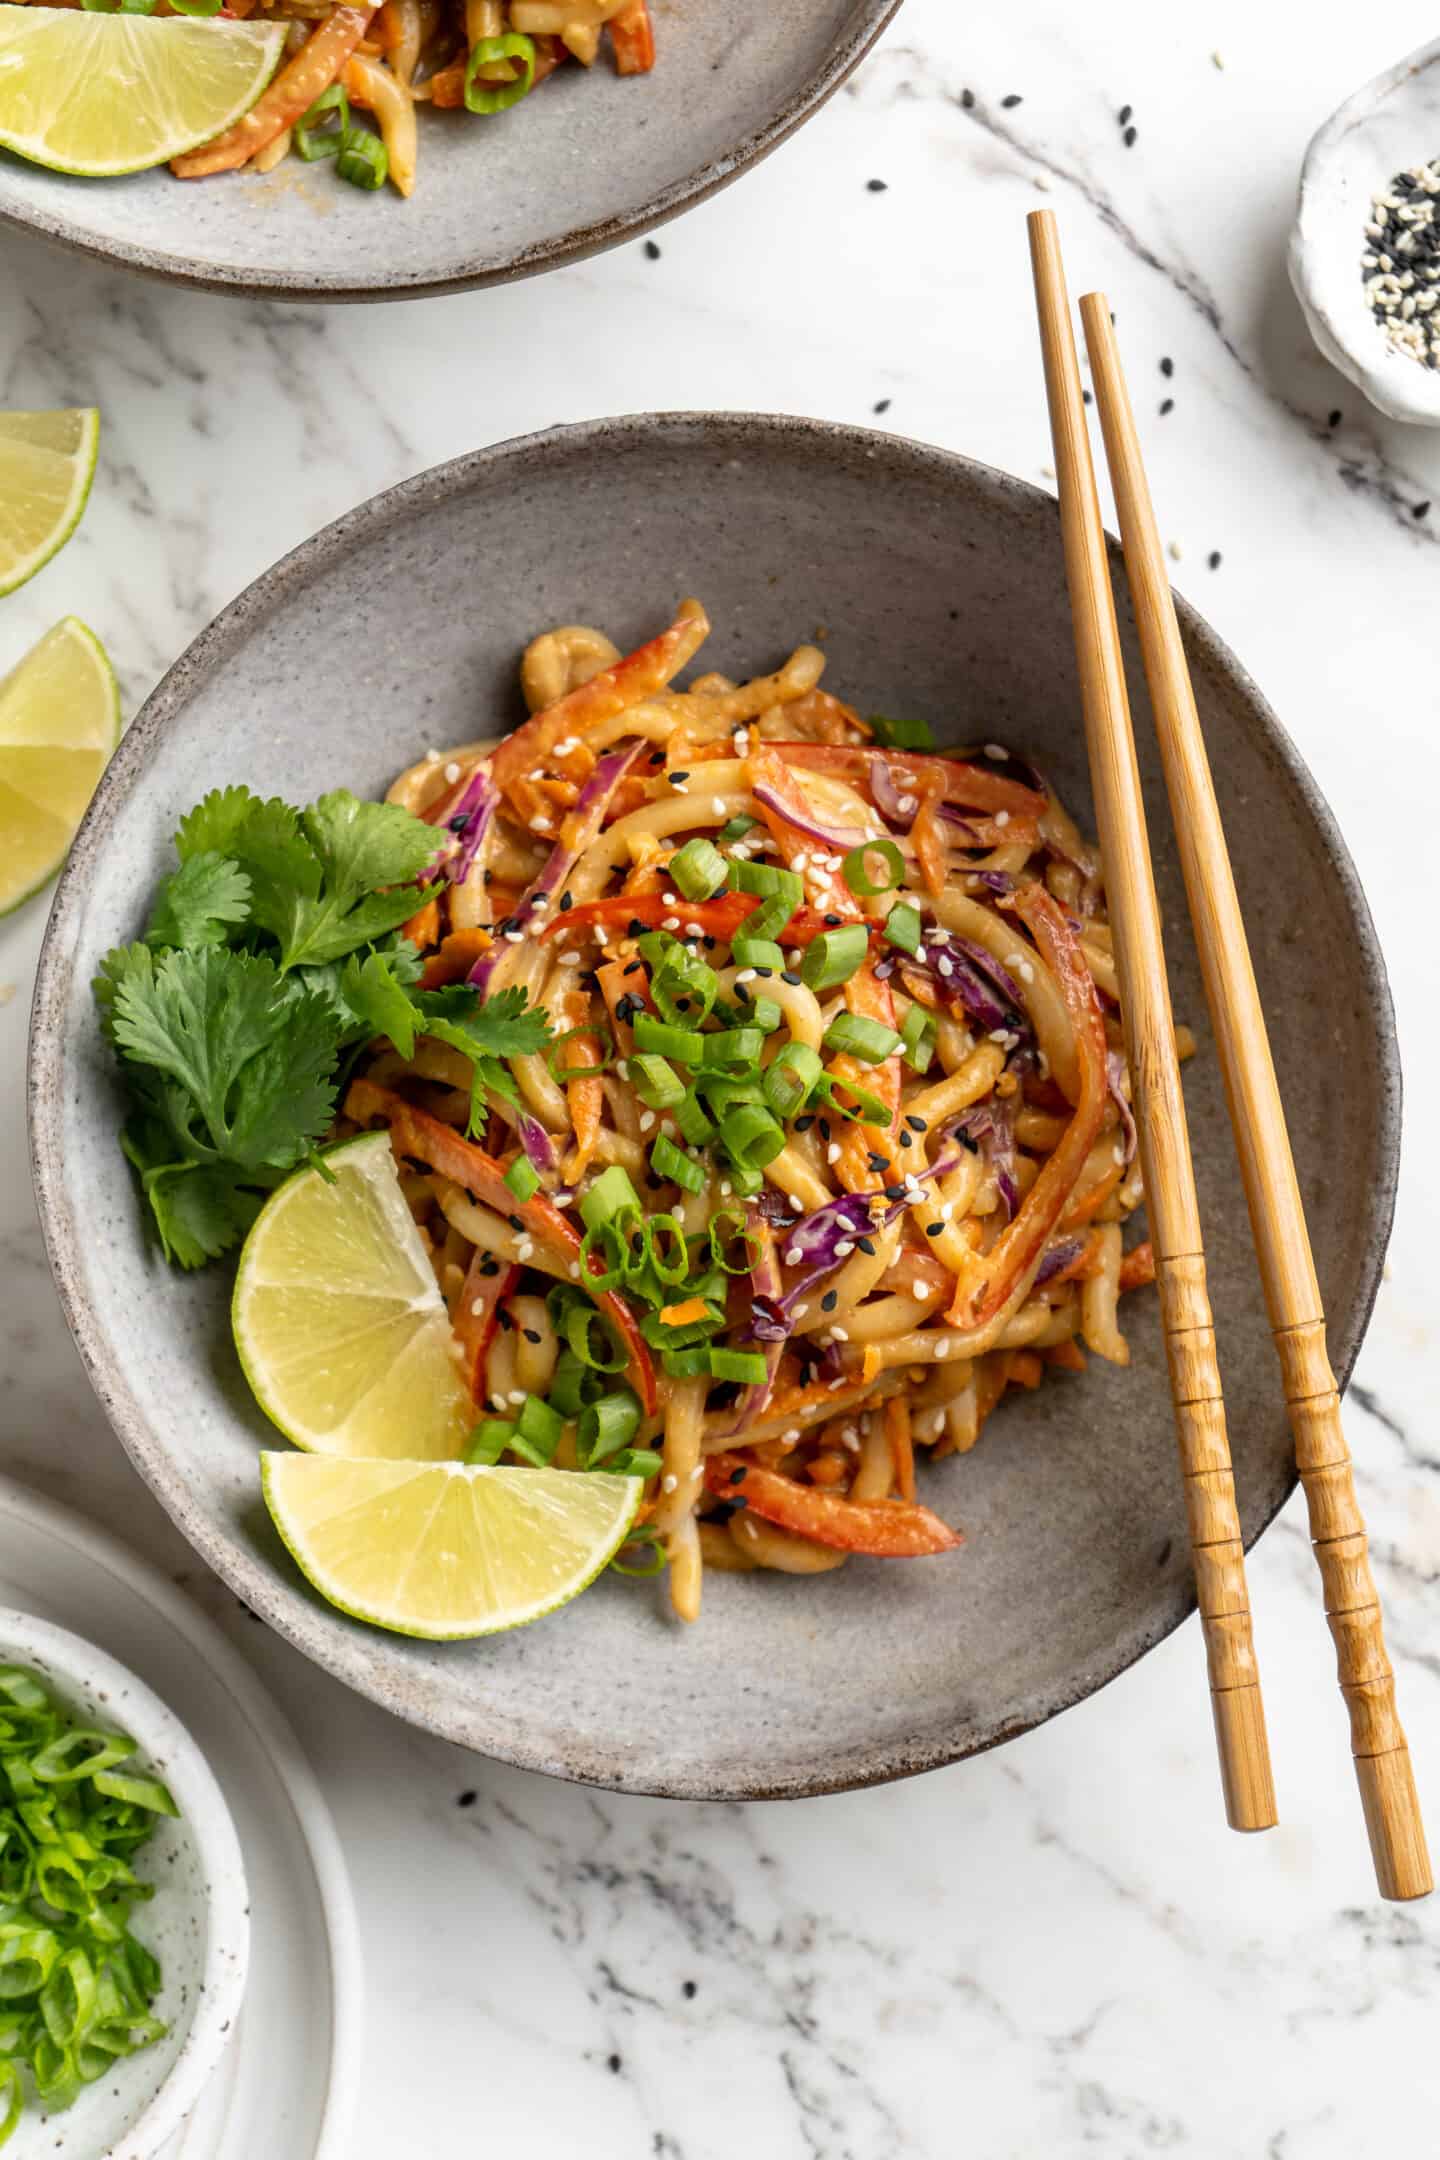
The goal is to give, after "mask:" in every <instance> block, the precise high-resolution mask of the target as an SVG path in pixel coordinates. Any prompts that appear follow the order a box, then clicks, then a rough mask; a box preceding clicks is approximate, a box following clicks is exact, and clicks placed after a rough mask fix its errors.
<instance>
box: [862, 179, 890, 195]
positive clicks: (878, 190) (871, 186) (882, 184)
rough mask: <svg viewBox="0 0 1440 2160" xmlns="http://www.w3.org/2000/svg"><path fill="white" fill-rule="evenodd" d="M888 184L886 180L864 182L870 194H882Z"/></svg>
mask: <svg viewBox="0 0 1440 2160" xmlns="http://www.w3.org/2000/svg"><path fill="white" fill-rule="evenodd" d="M889 185H890V183H889V181H888V180H867V181H866V182H865V186H866V188H867V189H868V190H869V192H870V194H872V195H883V194H884V193H885V190H886V189H887V188H888V187H889Z"/></svg>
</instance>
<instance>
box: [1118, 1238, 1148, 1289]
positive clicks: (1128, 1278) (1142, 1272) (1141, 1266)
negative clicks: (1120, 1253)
mask: <svg viewBox="0 0 1440 2160" xmlns="http://www.w3.org/2000/svg"><path fill="white" fill-rule="evenodd" d="M1154 1280H1155V1247H1154V1246H1153V1245H1152V1244H1151V1242H1150V1240H1149V1238H1146V1240H1145V1242H1144V1244H1143V1245H1132V1246H1131V1248H1130V1250H1129V1252H1127V1253H1126V1255H1125V1257H1124V1259H1123V1260H1122V1261H1121V1262H1120V1288H1121V1289H1122V1290H1143V1289H1144V1287H1145V1285H1146V1284H1147V1283H1152V1282H1154Z"/></svg>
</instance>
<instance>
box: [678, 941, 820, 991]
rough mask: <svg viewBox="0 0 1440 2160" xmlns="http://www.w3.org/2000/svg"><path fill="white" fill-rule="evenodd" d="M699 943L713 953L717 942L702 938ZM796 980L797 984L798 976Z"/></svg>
mask: <svg viewBox="0 0 1440 2160" xmlns="http://www.w3.org/2000/svg"><path fill="white" fill-rule="evenodd" d="M700 942H701V944H702V945H703V946H704V947H705V950H706V952H714V950H715V946H716V942H717V941H716V940H715V939H714V938H713V937H702V938H701V940H700ZM796 980H797V982H798V980H799V977H798V976H797V977H796Z"/></svg>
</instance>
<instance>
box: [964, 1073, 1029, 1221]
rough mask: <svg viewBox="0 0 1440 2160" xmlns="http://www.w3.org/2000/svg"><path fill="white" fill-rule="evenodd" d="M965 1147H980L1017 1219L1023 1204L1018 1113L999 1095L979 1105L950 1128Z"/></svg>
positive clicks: (1008, 1211) (1004, 1204) (1003, 1199)
mask: <svg viewBox="0 0 1440 2160" xmlns="http://www.w3.org/2000/svg"><path fill="white" fill-rule="evenodd" d="M950 1130H951V1132H952V1133H953V1135H954V1137H955V1138H956V1139H957V1140H958V1141H959V1142H960V1143H961V1145H962V1146H963V1147H975V1148H978V1149H979V1151H980V1153H981V1154H982V1155H983V1156H984V1158H985V1162H986V1164H987V1166H988V1168H989V1169H990V1170H991V1171H992V1173H993V1174H994V1178H995V1190H996V1191H997V1192H998V1193H999V1195H1000V1203H1001V1206H1002V1207H1003V1208H1004V1210H1005V1213H1006V1215H1007V1216H1009V1217H1013V1216H1014V1214H1015V1211H1016V1209H1017V1208H1018V1207H1019V1205H1020V1188H1019V1186H1018V1184H1017V1183H1016V1181H1015V1113H1014V1111H1013V1110H1012V1108H1011V1106H1010V1104H1009V1103H1008V1102H1006V1101H1004V1100H1002V1099H1001V1098H1000V1097H999V1096H995V1097H993V1098H992V1099H991V1100H990V1101H989V1102H983V1103H977V1104H976V1105H975V1107H974V1109H973V1110H967V1111H966V1112H965V1114H964V1116H963V1117H961V1118H959V1119H957V1120H956V1122H955V1124H954V1125H952V1126H951V1127H950Z"/></svg>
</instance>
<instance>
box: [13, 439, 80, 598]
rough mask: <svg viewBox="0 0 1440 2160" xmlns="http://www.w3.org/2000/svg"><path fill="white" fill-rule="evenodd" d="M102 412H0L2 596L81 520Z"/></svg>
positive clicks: (31, 573) (42, 564)
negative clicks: (100, 413)
mask: <svg viewBox="0 0 1440 2160" xmlns="http://www.w3.org/2000/svg"><path fill="white" fill-rule="evenodd" d="M99 441H100V415H99V413H98V412H97V411H96V410H95V408H94V406H93V405H91V406H88V407H86V408H83V409H81V410H79V411H71V412H0V593H10V592H14V590H15V588H16V586H17V585H23V584H24V583H25V580H26V579H27V578H32V577H34V575H35V573H36V571H37V570H43V569H44V567H45V565H46V563H47V562H49V560H50V558H51V556H52V555H54V554H56V553H58V551H59V550H60V549H61V548H62V547H63V546H64V545H65V542H66V541H67V540H68V539H69V537H70V535H71V533H72V532H74V530H75V527H76V526H77V525H78V524H79V522H80V517H81V513H82V512H83V510H84V508H85V502H86V498H87V497H88V495H89V493H90V482H91V480H92V479H93V478H94V474H95V452H96V448H97V446H98V444H99Z"/></svg>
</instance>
